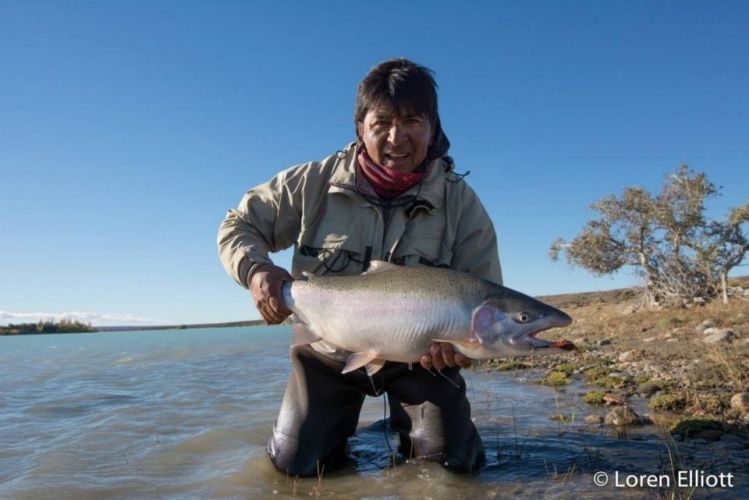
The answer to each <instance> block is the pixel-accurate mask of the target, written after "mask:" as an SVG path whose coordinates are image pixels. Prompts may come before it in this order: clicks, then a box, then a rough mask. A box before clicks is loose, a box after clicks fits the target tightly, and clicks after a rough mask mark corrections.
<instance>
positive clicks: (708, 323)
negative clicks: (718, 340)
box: [694, 319, 716, 333]
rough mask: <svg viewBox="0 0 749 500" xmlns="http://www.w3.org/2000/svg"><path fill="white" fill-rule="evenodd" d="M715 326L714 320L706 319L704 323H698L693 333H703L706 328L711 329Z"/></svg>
mask: <svg viewBox="0 0 749 500" xmlns="http://www.w3.org/2000/svg"><path fill="white" fill-rule="evenodd" d="M715 325H716V323H715V320H714V319H706V320H705V321H703V322H702V323H700V324H699V325H697V326H696V327H695V329H694V331H695V333H704V332H705V330H707V329H708V328H712V327H714V326H715Z"/></svg>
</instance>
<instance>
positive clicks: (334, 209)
mask: <svg viewBox="0 0 749 500" xmlns="http://www.w3.org/2000/svg"><path fill="white" fill-rule="evenodd" d="M355 165H356V145H355V144H354V143H351V144H349V145H348V146H347V147H346V148H345V149H344V150H343V151H339V152H337V153H336V154H333V155H331V156H329V157H328V158H325V159H324V160H322V161H320V162H309V163H305V164H302V165H298V166H295V167H292V168H290V169H288V170H285V171H283V172H281V173H279V174H278V175H276V176H275V177H273V178H272V179H271V180H270V181H268V182H266V183H265V184H261V185H260V186H257V187H256V188H253V189H251V190H250V191H248V192H247V193H246V194H245V195H244V197H243V198H242V201H241V202H240V204H239V206H238V207H237V209H235V210H229V212H228V213H227V215H226V218H225V219H224V221H223V222H222V223H221V227H220V229H219V233H218V248H219V254H220V257H221V262H222V264H223V265H224V268H225V269H226V271H227V272H228V273H229V275H230V276H231V277H232V278H234V280H235V281H236V282H237V283H239V284H240V285H242V286H244V287H246V288H249V281H250V275H251V272H252V270H253V265H255V264H260V263H270V262H271V260H270V258H269V257H268V254H269V253H270V252H277V251H280V250H283V249H286V248H289V247H291V246H294V256H293V262H292V269H291V275H292V276H294V277H295V278H299V277H301V276H302V273H303V272H308V273H312V274H330V273H336V274H341V275H350V274H359V273H362V272H363V271H364V270H366V268H367V266H368V264H369V262H370V261H372V260H385V261H389V262H394V263H396V264H401V265H407V266H410V265H419V264H423V265H432V266H443V267H449V268H452V269H456V270H459V271H464V272H468V273H472V274H475V275H478V276H481V277H484V278H487V279H489V280H491V281H494V282H496V283H499V284H501V283H502V272H501V268H500V264H499V255H498V250H497V237H496V233H495V231H494V226H493V225H492V221H491V220H490V218H489V216H488V214H487V213H486V210H485V209H484V206H483V205H482V204H481V201H480V200H479V199H478V197H477V196H476V194H475V193H474V191H473V190H472V189H471V188H470V187H469V186H468V184H467V183H466V182H465V181H464V180H463V178H462V177H461V176H458V175H456V174H455V173H454V172H453V171H452V168H453V165H452V162H451V160H450V159H449V157H444V158H440V159H437V160H434V161H433V162H432V163H431V165H430V166H429V167H428V170H427V175H426V176H425V178H424V179H423V181H422V182H421V183H420V184H419V185H417V186H414V187H412V188H411V189H410V190H409V191H407V192H406V193H404V194H403V195H401V196H400V197H398V198H396V199H395V200H393V202H392V203H390V204H389V205H383V202H382V201H381V200H380V199H379V198H378V197H377V196H376V195H375V194H374V192H372V191H371V188H370V187H369V185H368V184H367V183H366V181H365V180H363V179H361V178H359V179H357V174H356V168H355ZM359 177H361V176H359ZM357 180H358V181H359V185H358V188H357Z"/></svg>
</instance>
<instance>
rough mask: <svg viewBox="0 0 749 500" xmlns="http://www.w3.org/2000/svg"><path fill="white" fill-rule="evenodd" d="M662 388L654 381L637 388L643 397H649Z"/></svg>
mask: <svg viewBox="0 0 749 500" xmlns="http://www.w3.org/2000/svg"><path fill="white" fill-rule="evenodd" d="M660 390H661V386H660V385H658V384H655V383H652V382H648V383H645V384H643V385H641V386H640V387H638V388H637V394H639V395H640V397H643V398H649V397H651V396H652V395H653V394H655V393H656V392H658V391H660Z"/></svg>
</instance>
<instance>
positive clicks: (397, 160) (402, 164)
mask: <svg viewBox="0 0 749 500" xmlns="http://www.w3.org/2000/svg"><path fill="white" fill-rule="evenodd" d="M356 127H357V130H358V131H359V137H360V138H361V140H362V142H363V143H364V147H365V148H366V150H367V153H368V154H369V156H370V157H371V158H372V159H373V160H374V161H375V162H376V163H379V164H380V165H382V166H383V167H387V168H392V169H394V170H398V171H401V172H413V171H414V170H416V169H417V168H418V167H419V165H421V164H422V163H423V162H424V159H425V158H426V156H427V150H428V149H429V146H431V145H432V138H433V136H434V127H433V125H432V123H431V122H430V121H429V120H428V119H427V117H426V116H424V115H422V114H419V113H415V112H412V111H408V110H403V112H402V113H401V114H400V115H399V114H397V113H396V112H395V110H393V109H392V107H390V106H376V107H374V108H372V109H370V110H369V112H367V114H366V116H364V120H363V121H361V122H359V123H357V125H356Z"/></svg>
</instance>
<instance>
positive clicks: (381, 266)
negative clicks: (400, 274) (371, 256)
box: [362, 260, 400, 274]
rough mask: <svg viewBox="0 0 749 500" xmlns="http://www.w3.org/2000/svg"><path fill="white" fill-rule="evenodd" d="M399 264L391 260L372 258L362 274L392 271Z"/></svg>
mask: <svg viewBox="0 0 749 500" xmlns="http://www.w3.org/2000/svg"><path fill="white" fill-rule="evenodd" d="M399 267H400V266H398V265H396V264H393V263H391V262H385V261H384V260H373V261H372V262H370V263H369V268H368V269H367V270H366V271H364V272H363V273H362V274H376V273H383V272H385V271H392V270H394V269H398V268H399Z"/></svg>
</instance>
